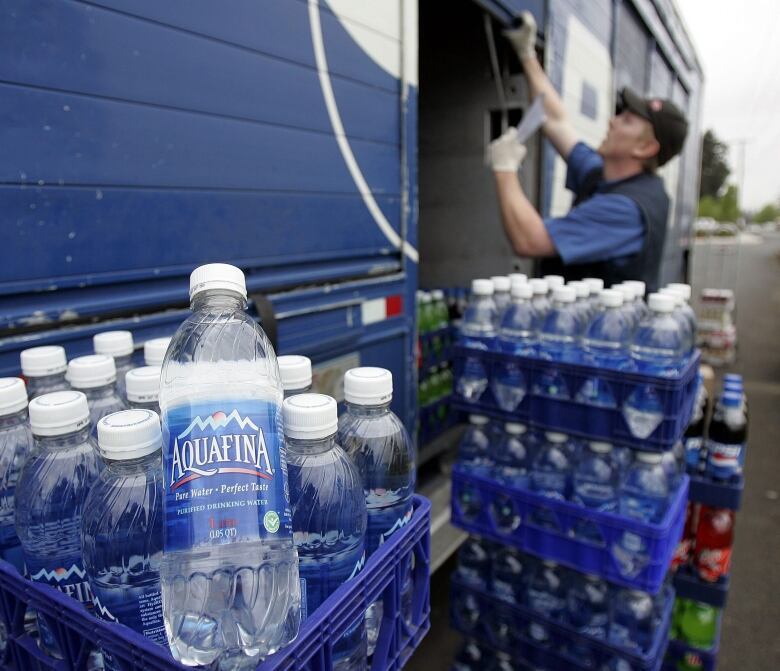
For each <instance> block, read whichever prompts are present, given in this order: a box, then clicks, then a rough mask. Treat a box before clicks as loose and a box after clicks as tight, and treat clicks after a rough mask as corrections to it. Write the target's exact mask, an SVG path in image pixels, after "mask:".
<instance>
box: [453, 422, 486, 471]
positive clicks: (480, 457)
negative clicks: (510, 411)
mask: <svg viewBox="0 0 780 671" xmlns="http://www.w3.org/2000/svg"><path fill="white" fill-rule="evenodd" d="M489 423H490V420H489V419H488V418H487V417H486V416H485V415H469V425H468V427H467V428H466V431H465V432H464V434H463V437H462V438H461V440H460V444H459V445H458V460H459V461H460V463H461V464H463V465H464V466H467V467H468V469H469V470H470V471H472V472H474V473H476V474H478V475H487V474H488V473H489V472H490V468H491V466H492V461H491V457H492V454H491V435H490V426H489Z"/></svg>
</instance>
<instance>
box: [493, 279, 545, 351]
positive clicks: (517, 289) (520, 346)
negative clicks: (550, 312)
mask: <svg viewBox="0 0 780 671" xmlns="http://www.w3.org/2000/svg"><path fill="white" fill-rule="evenodd" d="M533 295H534V294H533V289H532V288H531V285H530V284H513V285H512V302H511V304H510V305H509V307H508V308H507V310H506V312H505V313H504V318H503V319H502V320H501V325H500V326H499V329H498V346H499V349H500V350H501V351H502V352H508V353H510V354H518V355H520V356H534V355H535V354H536V346H537V342H538V337H539V325H540V319H539V314H538V313H537V311H536V309H535V308H534V307H533V305H532V298H533Z"/></svg>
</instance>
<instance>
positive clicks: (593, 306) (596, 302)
mask: <svg viewBox="0 0 780 671" xmlns="http://www.w3.org/2000/svg"><path fill="white" fill-rule="evenodd" d="M582 281H583V282H585V284H587V285H588V289H590V297H589V298H588V300H589V301H590V310H591V314H593V315H595V314H596V313H597V312H598V311H599V309H600V308H601V299H600V298H599V297H600V296H601V292H602V291H604V280H602V279H601V278H600V277H586V278H584V279H583V280H582Z"/></svg>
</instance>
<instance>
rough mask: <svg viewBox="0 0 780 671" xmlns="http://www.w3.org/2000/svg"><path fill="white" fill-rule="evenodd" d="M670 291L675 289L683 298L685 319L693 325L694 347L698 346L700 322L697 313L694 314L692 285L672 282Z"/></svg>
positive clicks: (669, 285) (669, 286) (668, 286)
mask: <svg viewBox="0 0 780 671" xmlns="http://www.w3.org/2000/svg"><path fill="white" fill-rule="evenodd" d="M667 288H668V289H673V290H674V291H676V292H677V293H679V294H680V296H682V299H683V305H682V308H681V310H682V313H683V314H684V315H685V317H686V318H687V319H688V322H689V324H690V325H691V331H692V332H693V346H694V347H695V346H696V342H697V340H696V339H697V335H698V322H697V319H696V313H695V312H694V310H693V308H692V307H691V293H692V292H691V285H690V284H684V283H682V282H672V283H670V284H668V285H667Z"/></svg>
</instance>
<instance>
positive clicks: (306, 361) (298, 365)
mask: <svg viewBox="0 0 780 671" xmlns="http://www.w3.org/2000/svg"><path fill="white" fill-rule="evenodd" d="M277 361H278V362H279V374H280V375H281V376H282V387H283V388H284V397H285V398H289V397H290V396H296V395H297V394H305V393H306V392H308V391H310V390H311V378H312V375H311V359H310V358H309V357H307V356H301V355H299V354H287V355H285V356H280V357H278V358H277Z"/></svg>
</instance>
